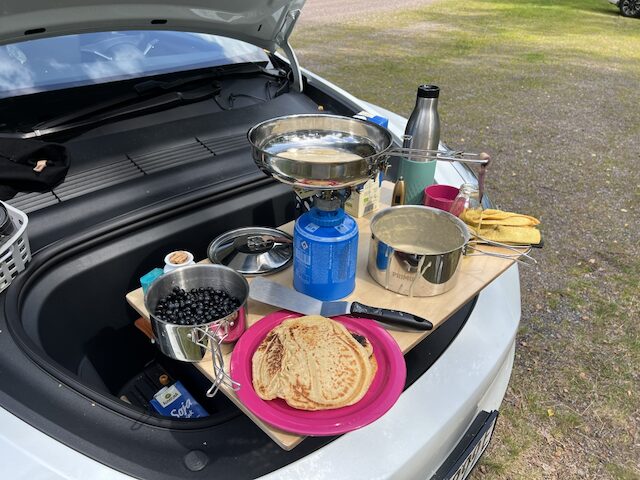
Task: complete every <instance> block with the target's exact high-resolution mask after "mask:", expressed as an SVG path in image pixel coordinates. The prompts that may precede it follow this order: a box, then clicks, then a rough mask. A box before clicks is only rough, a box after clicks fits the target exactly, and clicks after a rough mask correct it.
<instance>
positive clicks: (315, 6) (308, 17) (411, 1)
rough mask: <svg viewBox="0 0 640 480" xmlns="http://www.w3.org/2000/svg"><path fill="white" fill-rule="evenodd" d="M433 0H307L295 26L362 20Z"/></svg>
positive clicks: (412, 7)
mask: <svg viewBox="0 0 640 480" xmlns="http://www.w3.org/2000/svg"><path fill="white" fill-rule="evenodd" d="M434 1H435V0H394V1H393V2H383V1H381V0H374V1H371V0H350V1H349V2H345V1H344V0H307V3H305V5H304V9H303V10H302V15H301V16H300V20H299V23H298V26H297V28H298V29H302V28H305V27H307V26H311V25H325V24H336V23H337V22H342V23H344V22H351V21H353V20H356V19H357V20H358V21H362V19H363V18H364V17H368V16H372V15H379V14H380V13H381V12H391V11H398V10H406V9H415V8H420V7H422V6H424V5H428V4H430V3H433V2H434ZM346 7H348V8H346Z"/></svg>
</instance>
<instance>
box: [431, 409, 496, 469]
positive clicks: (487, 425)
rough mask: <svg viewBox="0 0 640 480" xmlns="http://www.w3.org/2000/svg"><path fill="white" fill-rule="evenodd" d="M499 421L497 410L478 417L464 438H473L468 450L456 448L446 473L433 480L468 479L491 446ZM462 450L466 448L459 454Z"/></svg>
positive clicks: (483, 413) (449, 460) (448, 462)
mask: <svg viewBox="0 0 640 480" xmlns="http://www.w3.org/2000/svg"><path fill="white" fill-rule="evenodd" d="M497 420H498V411H497V410H494V411H493V412H491V413H487V412H482V413H481V414H480V415H478V417H477V418H476V420H475V421H474V422H473V424H472V425H471V427H470V428H469V430H468V431H467V433H466V434H465V435H464V437H463V439H466V438H469V437H470V436H471V437H472V440H471V441H470V443H468V444H467V447H466V448H465V447H463V446H462V445H459V446H458V447H459V448H456V449H455V450H454V452H453V454H452V456H453V458H452V456H450V457H449V458H448V459H447V461H446V462H445V465H446V467H444V471H441V470H439V471H438V473H436V474H435V475H434V476H433V477H432V479H431V480H436V479H438V480H439V479H442V480H445V479H446V480H464V479H465V478H467V477H468V476H469V474H470V473H471V471H472V470H473V467H475V465H476V463H478V460H480V457H481V456H482V454H483V453H484V451H485V450H486V449H487V447H488V446H489V442H490V441H491V436H492V435H493V430H494V429H495V427H496V421H497ZM462 448H464V451H463V452H462V453H459V452H460V450H461V449H462ZM449 465H450V466H449Z"/></svg>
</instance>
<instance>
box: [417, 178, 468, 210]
mask: <svg viewBox="0 0 640 480" xmlns="http://www.w3.org/2000/svg"><path fill="white" fill-rule="evenodd" d="M459 191H460V190H459V189H458V188H456V187H452V186H451V185H429V186H428V187H427V188H425V189H424V197H423V202H422V203H423V204H424V205H426V206H427V207H434V208H439V209H440V210H444V211H445V212H448V211H449V209H450V208H451V205H453V201H454V200H455V199H456V197H457V196H458V193H459Z"/></svg>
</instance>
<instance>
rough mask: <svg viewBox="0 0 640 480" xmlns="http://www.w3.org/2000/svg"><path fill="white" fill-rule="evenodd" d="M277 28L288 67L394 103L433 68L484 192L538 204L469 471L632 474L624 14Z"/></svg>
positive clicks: (630, 207) (527, 3) (638, 323)
mask: <svg viewBox="0 0 640 480" xmlns="http://www.w3.org/2000/svg"><path fill="white" fill-rule="evenodd" d="M303 15H304V11H303ZM319 40H320V41H319ZM292 43H293V45H294V47H295V48H296V49H297V51H298V53H299V56H300V59H301V62H302V64H303V66H305V67H308V68H309V69H310V70H312V71H314V72H316V73H319V74H321V75H323V76H325V77H326V78H328V79H329V80H331V81H333V82H334V83H336V84H337V85H339V86H341V87H343V88H345V89H346V90H347V91H349V92H351V93H354V94H355V95H357V96H359V97H360V98H363V99H364V100H367V101H371V102H373V103H377V104H379V105H381V106H383V107H385V108H388V109H390V110H393V111H396V112H398V113H400V114H404V115H408V114H409V112H410V111H411V109H412V107H413V102H414V100H415V89H416V86H417V85H418V84H420V83H435V84H438V85H439V86H440V87H441V100H440V107H439V109H440V114H441V119H442V135H443V139H444V140H445V141H447V143H449V144H450V145H452V146H454V147H457V148H465V149H469V150H489V151H490V152H491V153H492V154H493V157H494V158H495V162H494V164H493V166H492V167H491V170H490V172H489V177H488V180H487V185H488V191H489V194H490V196H491V197H492V198H493V200H494V201H496V202H497V203H498V205H500V206H502V207H503V208H505V209H510V210H515V211H522V212H524V213H530V214H533V215H536V216H538V217H539V218H541V220H542V231H543V235H544V238H545V248H544V249H543V250H542V251H536V252H534V255H535V256H536V258H538V260H539V261H540V264H539V266H538V267H536V268H533V269H528V270H525V269H523V270H521V284H522V296H523V314H522V323H521V327H520V330H519V334H518V348H517V350H516V360H515V365H514V372H513V376H512V381H511V384H510V387H509V389H508V392H507V396H506V398H505V401H504V403H503V406H502V408H501V416H500V420H499V422H498V426H497V429H496V435H495V439H494V442H493V443H492V445H491V447H490V448H489V450H488V453H487V455H486V456H485V457H484V459H483V460H482V468H481V469H480V470H476V473H475V474H474V476H475V478H482V477H485V478H491V479H493V478H499V479H503V478H504V479H507V478H508V479H515V478H523V479H531V478H545V479H546V478H580V479H581V478H596V479H601V478H602V479H607V478H613V479H628V478H636V479H637V478H640V469H639V467H638V458H640V454H639V450H638V444H639V443H640V389H639V388H638V386H639V385H640V374H639V372H640V300H639V297H640V294H639V292H640V261H639V260H638V259H639V258H640V242H639V241H638V239H639V238H640V226H639V224H640V222H639V221H638V218H639V217H638V209H639V207H638V205H639V204H640V164H638V159H640V157H638V152H640V134H639V133H638V132H640V103H639V102H640V96H639V90H638V86H639V85H640V20H636V19H627V18H623V17H621V16H619V15H618V12H617V9H616V8H615V7H614V6H612V5H610V4H609V3H608V2H607V1H606V0H557V1H551V0H548V1H547V0H512V1H509V2H507V1H497V0H469V1H467V2H464V3H463V4H462V3H460V2H456V1H454V0H442V1H439V2H437V3H434V4H432V5H429V6H426V7H424V8H421V9H418V10H410V11H393V12H388V11H387V12H384V13H380V14H373V15H369V16H367V17H366V18H364V17H362V16H360V17H357V16H356V17H354V18H352V19H351V20H349V21H348V22H346V23H343V24H340V25H337V24H336V25H316V26H312V27H310V28H307V27H304V28H300V29H299V30H297V32H296V34H295V35H294V38H293V39H292ZM550 412H551V413H552V414H551V415H550Z"/></svg>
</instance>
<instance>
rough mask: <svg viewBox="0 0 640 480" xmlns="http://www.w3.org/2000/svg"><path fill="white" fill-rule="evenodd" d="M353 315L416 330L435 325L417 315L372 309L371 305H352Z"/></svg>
mask: <svg viewBox="0 0 640 480" xmlns="http://www.w3.org/2000/svg"><path fill="white" fill-rule="evenodd" d="M351 314H352V315H356V316H358V317H362V318H369V319H371V320H377V321H378V322H382V323H388V324H390V325H398V326H401V327H408V328H413V329H415V330H431V329H433V324H432V323H431V322H430V321H429V320H427V319H424V318H422V317H418V316H417V315H413V314H411V313H407V312H400V311H398V310H387V309H386V308H376V307H370V306H369V305H363V304H362V303H358V302H352V303H351Z"/></svg>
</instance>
